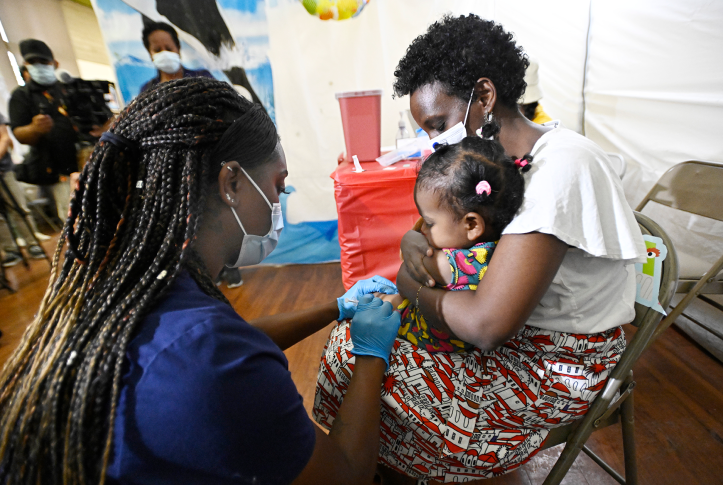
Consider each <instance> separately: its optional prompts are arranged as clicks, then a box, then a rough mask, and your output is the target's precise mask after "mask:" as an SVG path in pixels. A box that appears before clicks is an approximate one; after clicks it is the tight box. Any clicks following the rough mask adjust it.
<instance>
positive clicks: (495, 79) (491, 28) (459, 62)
mask: <svg viewBox="0 0 723 485" xmlns="http://www.w3.org/2000/svg"><path fill="white" fill-rule="evenodd" d="M529 64H530V62H529V60H528V59H527V54H525V52H524V51H523V50H522V48H521V47H520V46H518V45H517V44H516V43H515V41H514V37H513V35H512V34H510V33H508V32H506V31H505V30H504V29H503V28H502V26H501V25H500V24H496V23H494V22H492V21H491V20H483V19H481V18H479V17H478V16H477V15H474V14H470V15H467V16H464V15H462V16H459V17H451V16H449V15H445V16H444V17H442V19H441V20H439V21H438V22H435V23H433V24H432V25H431V26H430V27H429V29H428V30H427V32H426V33H425V34H423V35H420V36H419V37H417V38H416V39H414V41H413V42H412V44H411V45H410V46H409V48H407V53H406V54H405V55H404V57H403V58H402V60H400V61H399V65H398V66H397V70H396V71H394V76H395V77H396V78H397V79H396V81H395V83H394V94H396V95H397V96H405V95H407V94H412V93H413V92H414V91H416V90H417V89H419V88H420V87H421V86H423V85H425V84H429V83H432V82H434V81H439V82H441V83H443V84H444V85H445V87H446V88H447V92H448V93H449V94H450V95H453V96H456V97H458V98H460V99H462V100H464V101H465V102H467V100H468V99H469V96H470V92H472V89H473V88H474V85H475V82H476V81H477V79H479V78H481V77H487V78H489V79H490V80H491V81H492V83H493V84H494V85H495V88H496V89H497V99H498V100H499V102H500V103H502V104H503V105H505V106H508V107H515V105H516V104H517V100H518V99H520V97H521V96H522V94H523V93H524V92H525V88H526V87H527V83H525V70H526V69H527V66H529Z"/></svg>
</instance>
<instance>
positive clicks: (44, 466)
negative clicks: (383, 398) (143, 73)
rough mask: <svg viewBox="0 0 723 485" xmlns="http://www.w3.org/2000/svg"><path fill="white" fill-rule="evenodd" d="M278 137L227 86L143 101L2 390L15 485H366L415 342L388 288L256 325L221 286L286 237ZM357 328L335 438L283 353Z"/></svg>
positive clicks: (0, 414) (93, 173) (379, 284)
mask: <svg viewBox="0 0 723 485" xmlns="http://www.w3.org/2000/svg"><path fill="white" fill-rule="evenodd" d="M287 174H288V172H287V168H286V159H285V156H284V150H283V149H282V147H281V144H280V143H279V137H278V135H277V133H276V128H275V127H274V124H273V122H272V121H271V119H270V118H269V117H268V115H267V114H266V113H265V112H264V111H263V109H261V108H260V107H259V106H257V105H253V104H252V103H251V102H249V101H246V100H245V99H243V98H241V97H240V96H239V95H238V94H237V93H236V92H235V90H234V89H233V88H232V87H231V86H229V85H228V84H226V83H222V82H219V81H214V80H210V79H204V78H189V79H182V80H176V81H169V82H165V83H162V84H159V85H158V86H156V87H154V88H153V89H151V90H149V91H147V92H145V93H143V94H141V95H140V96H139V97H138V98H136V100H135V101H134V102H133V103H131V104H130V106H129V107H128V108H127V109H126V110H125V111H124V112H123V114H121V116H120V117H119V118H118V119H117V120H116V121H115V122H114V124H113V126H112V127H111V129H110V130H109V131H108V132H107V133H106V134H104V135H103V137H102V138H101V141H100V143H99V144H98V146H96V148H95V150H94V152H93V155H92V157H91V159H90V161H89V162H88V164H87V165H86V167H85V170H84V171H83V173H82V175H81V177H80V181H79V184H78V187H77V189H76V191H75V195H74V199H73V201H72V203H71V210H70V216H69V218H68V220H67V221H66V223H65V227H64V229H63V234H62V237H61V238H60V241H59V243H58V246H57V249H56V251H55V256H54V259H53V269H52V273H51V278H50V283H49V285H48V289H47V291H46V293H45V296H44V298H43V300H42V303H41V306H40V309H39V310H38V313H37V316H36V318H35V320H34V322H33V323H32V324H31V325H30V326H29V327H28V329H27V331H26V333H25V335H24V337H23V340H22V342H21V344H20V346H19V347H18V349H17V350H16V351H15V352H14V353H13V355H12V356H11V358H10V360H9V361H8V362H7V364H6V365H5V367H4V368H3V370H2V373H1V374H0V390H1V391H0V483H13V484H38V483H65V484H85V483H113V484H116V483H118V484H131V483H132V484H160V483H164V484H173V483H178V484H199V485H200V484H204V485H208V484H227V483H228V484H232V483H233V484H249V485H251V484H260V485H266V484H289V483H294V484H309V485H312V484H313V485H316V484H320V483H324V484H335V483H338V484H342V483H343V484H364V485H368V484H369V483H371V482H372V479H373V476H374V469H375V466H376V460H377V455H378V453H379V426H380V417H379V411H380V398H379V389H380V387H381V382H382V375H383V374H384V371H385V370H386V368H387V364H388V361H389V353H390V351H391V348H392V345H393V342H394V338H395V336H396V334H397V331H398V328H399V314H398V313H396V312H394V311H392V308H391V305H390V304H389V303H382V301H381V300H379V299H378V298H374V297H373V296H372V295H368V293H371V292H382V293H393V292H395V291H396V288H395V287H394V285H393V284H392V283H390V282H389V281H387V280H385V279H383V278H374V279H370V280H364V281H360V282H358V283H357V284H356V285H354V286H353V287H352V288H351V289H350V290H349V291H348V292H347V293H346V294H345V295H344V296H342V297H340V298H339V299H338V300H332V301H329V302H328V303H326V304H323V305H319V306H316V307H312V308H309V309H306V310H302V311H297V312H294V313H289V314H281V315H273V316H268V317H265V318H260V319H258V320H255V321H252V322H246V321H244V320H243V319H242V318H241V317H240V316H239V315H238V314H236V312H235V311H234V309H233V308H232V307H231V305H230V304H229V302H228V301H227V300H226V298H225V297H224V296H223V294H221V292H220V291H219V290H218V289H217V287H216V285H214V283H213V278H214V277H215V276H216V275H217V274H218V273H219V272H220V271H221V269H222V268H223V267H224V266H240V265H252V264H256V263H259V262H261V260H263V258H264V257H265V256H266V255H268V253H269V252H271V251H272V250H273V249H274V247H275V246H276V241H277V240H278V235H279V232H280V231H281V229H282V226H283V223H282V218H281V209H280V206H279V195H280V194H281V193H283V192H284V190H285V182H284V180H285V178H286V176H287ZM350 318H351V319H352V320H351V321H352V325H351V328H350V332H351V334H350V335H351V339H352V340H353V342H354V350H353V352H354V354H355V355H356V357H357V361H356V369H355V375H354V378H353V379H351V381H350V382H349V383H348V386H347V387H348V389H347V396H346V399H345V401H344V404H343V406H342V407H341V410H340V411H339V416H338V418H337V421H336V424H335V425H334V427H333V428H332V429H331V432H330V433H329V434H328V435H327V434H325V433H324V432H322V431H321V430H320V428H319V427H318V426H316V425H315V424H314V423H313V422H312V421H311V420H310V419H309V417H308V416H307V414H306V411H305V410H304V406H303V403H302V400H301V396H300V395H299V393H298V391H297V390H296V387H295V386H294V383H293V381H292V380H291V375H290V374H289V371H288V363H287V361H286V358H285V357H284V354H283V352H282V350H283V349H285V348H288V347H290V346H291V345H293V344H295V343H296V342H298V341H300V340H302V339H303V338H305V337H306V336H308V335H310V334H312V333H314V332H316V331H317V330H319V329H321V328H323V327H325V326H326V325H327V324H328V323H329V322H331V321H333V320H335V319H350Z"/></svg>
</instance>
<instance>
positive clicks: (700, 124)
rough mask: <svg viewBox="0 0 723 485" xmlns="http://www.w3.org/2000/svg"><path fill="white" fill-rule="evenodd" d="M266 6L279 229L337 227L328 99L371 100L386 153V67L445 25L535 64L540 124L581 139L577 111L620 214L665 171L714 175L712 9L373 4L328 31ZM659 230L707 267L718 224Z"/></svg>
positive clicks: (717, 81)
mask: <svg viewBox="0 0 723 485" xmlns="http://www.w3.org/2000/svg"><path fill="white" fill-rule="evenodd" d="M267 2H268V3H267V7H268V11H267V17H268V22H269V38H270V53H269V55H270V58H271V63H272V66H273V70H274V91H275V96H276V100H277V122H278V125H279V131H280V133H281V137H282V141H283V143H284V147H285V149H286V152H287V160H288V164H289V170H290V176H289V184H290V185H293V186H294V187H295V188H296V189H297V191H296V192H295V193H294V194H293V195H292V196H291V198H290V203H289V204H288V214H287V217H288V219H289V220H290V221H291V222H301V221H323V220H333V219H336V210H335V205H334V199H333V184H332V181H331V179H329V174H330V173H331V172H332V171H333V170H334V168H335V166H336V159H337V157H338V155H339V154H340V153H341V152H342V151H343V150H344V140H343V134H342V129H341V117H340V114H339V107H338V104H337V102H336V100H335V98H334V93H335V92H338V91H347V90H361V89H375V88H382V89H383V90H384V96H383V101H382V145H392V144H393V141H394V135H395V133H396V129H397V120H398V118H399V111H400V110H403V109H407V108H408V100H407V99H392V97H391V93H392V90H391V87H392V83H393V80H394V69H395V67H396V64H397V62H398V61H399V59H400V58H401V57H402V55H403V54H404V52H405V50H406V48H407V46H408V45H409V43H410V42H411V41H412V40H413V39H414V38H415V37H416V36H417V35H420V34H421V33H423V32H424V31H425V30H426V28H427V26H428V25H429V24H430V23H431V22H433V21H435V20H437V19H439V18H440V17H441V15H442V14H443V13H447V12H449V13H453V14H463V13H469V12H474V13H476V14H478V15H480V16H482V17H485V18H489V19H492V20H495V21H497V22H500V23H502V24H503V25H504V26H505V27H506V28H507V30H509V31H511V32H513V33H515V36H516V38H517V39H518V42H519V43H520V44H521V45H522V46H523V47H524V48H525V49H526V50H527V51H528V52H529V53H531V54H533V55H534V56H535V57H536V58H537V60H538V61H539V63H540V78H541V86H542V90H543V92H544V97H543V99H542V100H541V104H542V105H543V106H544V108H545V110H546V111H547V112H548V114H550V115H551V116H552V117H553V118H556V119H560V120H561V121H562V122H563V124H564V125H565V126H567V127H569V128H572V129H574V130H576V131H583V109H584V128H585V130H584V133H585V134H586V135H587V136H589V137H590V138H591V139H593V140H595V141H596V142H597V143H599V144H600V145H601V146H602V147H603V148H604V149H605V150H606V151H610V152H617V153H621V154H622V155H623V156H624V157H625V159H626V160H627V162H628V173H627V174H626V176H625V180H624V183H625V187H626V194H627V196H628V198H629V201H630V203H631V205H632V206H635V204H636V203H637V202H638V201H639V200H640V199H641V198H642V197H643V196H644V194H645V193H646V192H647V190H648V189H649V188H650V187H651V186H652V184H653V183H654V181H655V180H657V178H658V177H659V176H660V175H661V174H662V173H663V172H664V171H665V170H666V169H668V168H670V167H671V166H672V165H674V164H676V163H679V162H682V161H685V160H688V159H703V160H709V161H717V162H723V144H722V143H720V141H718V140H719V139H718V138H717V136H719V135H718V134H717V133H715V131H714V130H715V129H716V128H719V127H721V125H723V122H721V121H719V120H723V65H722V64H721V63H719V62H716V56H717V54H716V53H717V52H719V51H720V50H721V48H723V30H721V29H720V25H721V24H722V23H723V3H721V2H709V1H706V0H689V1H687V2H679V1H675V0H658V1H653V0H644V1H639V2H629V1H623V0H606V1H603V0H587V1H578V0H556V1H553V2H538V1H535V0H512V1H510V0H507V1H499V0H474V1H473V0H467V1H442V0H394V1H391V0H374V1H372V2H370V3H369V4H368V5H367V6H366V8H365V9H364V11H363V12H362V13H361V15H359V16H358V17H357V18H355V19H352V20H346V21H340V22H336V21H326V22H323V21H320V20H318V19H317V18H316V17H313V16H311V15H309V14H308V13H307V12H306V11H305V10H304V9H303V7H302V6H301V4H300V2H298V1H297V0H267ZM588 28H589V39H590V43H589V50H588V49H586V46H587V45H588V44H587V42H586V41H587V39H588ZM586 51H587V63H586V62H585V61H586ZM583 80H585V82H583ZM583 87H584V89H585V103H583V96H582V93H583ZM661 217H663V216H661ZM664 217H665V218H666V219H667V221H668V222H669V224H665V223H664V226H665V227H666V229H668V230H670V231H671V232H673V237H674V238H675V239H676V240H677V241H678V242H679V243H680V244H684V245H686V246H688V245H695V246H697V247H700V248H701V249H700V251H701V253H700V254H701V256H702V257H704V258H707V259H710V258H711V257H713V256H714V255H715V254H718V253H719V252H720V247H721V243H720V240H718V241H717V242H716V240H715V237H716V236H721V237H723V228H722V227H719V226H721V225H719V224H711V223H709V222H706V223H701V222H700V221H696V220H695V219H692V220H687V219H686V220H681V219H680V218H670V217H669V216H667V215H665V216H664Z"/></svg>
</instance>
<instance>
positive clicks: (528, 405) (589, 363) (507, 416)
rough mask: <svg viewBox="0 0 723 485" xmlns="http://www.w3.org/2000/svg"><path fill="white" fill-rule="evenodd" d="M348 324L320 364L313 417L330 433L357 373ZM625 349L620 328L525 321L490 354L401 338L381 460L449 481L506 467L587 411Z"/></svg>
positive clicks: (388, 386)
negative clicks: (588, 331)
mask: <svg viewBox="0 0 723 485" xmlns="http://www.w3.org/2000/svg"><path fill="white" fill-rule="evenodd" d="M350 324H351V322H350V321H348V320H345V321H342V322H339V323H338V324H337V325H336V326H335V327H334V328H333V330H332V331H331V335H330V336H329V340H328V342H327V344H326V347H324V353H323V356H322V359H321V365H320V368H319V375H318V378H317V385H316V395H315V398H314V410H313V416H314V419H315V420H316V421H317V422H318V423H319V424H320V425H321V426H324V427H325V428H327V429H329V428H330V427H331V425H332V423H333V422H334V418H335V417H336V414H337V412H338V411H339V407H340V406H341V403H342V401H343V399H344V394H345V392H346V390H347V387H348V384H349V381H350V379H351V376H352V374H353V372H354V355H352V353H351V352H350V350H351V348H352V347H353V345H352V342H351V337H350V333H349V325H350ZM625 345H626V341H625V335H624V333H623V331H622V328H621V327H616V328H613V329H610V330H608V331H606V332H602V333H598V334H592V335H582V334H572V333H565V332H555V331H552V330H544V329H541V328H536V327H530V326H526V327H524V328H523V329H522V330H521V331H520V332H519V333H518V334H517V335H516V336H515V337H514V338H513V339H511V340H510V341H509V342H507V343H506V344H505V345H503V346H502V347H500V348H498V349H497V350H495V351H492V352H482V351H480V350H478V349H474V350H472V351H469V352H459V353H447V352H437V353H429V352H427V351H425V350H423V349H421V348H418V347H416V346H414V345H412V344H411V343H410V342H407V341H405V340H401V339H397V340H396V341H395V343H394V350H393V351H392V355H391V357H390V365H389V369H388V370H387V372H386V374H385V375H384V382H383V386H382V423H381V447H380V450H379V462H380V463H382V464H384V465H386V466H388V467H390V468H392V469H394V470H397V471H399V472H401V473H404V474H406V475H409V476H412V477H416V478H419V479H434V480H438V481H442V482H445V483H449V482H462V481H468V480H472V479H479V478H488V477H492V476H498V475H503V474H505V473H508V472H510V471H512V470H514V469H515V468H517V467H519V466H521V465H523V464H524V463H525V462H527V461H528V460H529V459H530V458H532V457H533V456H534V455H535V453H537V451H539V449H540V447H541V446H542V445H543V443H544V441H545V439H546V438H547V435H548V433H549V430H550V429H551V428H555V427H558V426H563V425H566V424H569V423H570V422H572V421H574V420H576V419H579V418H580V417H582V416H583V415H584V414H585V413H586V412H587V410H588V407H589V405H590V403H591V402H592V401H593V400H594V399H595V397H596V396H597V394H598V393H599V392H600V391H601V390H602V389H603V387H604V386H605V382H606V380H607V378H608V375H609V374H610V372H612V369H613V368H614V367H615V365H616V364H617V363H618V361H619V360H620V357H621V354H622V353H623V351H624V350H625ZM465 478H466V480H465Z"/></svg>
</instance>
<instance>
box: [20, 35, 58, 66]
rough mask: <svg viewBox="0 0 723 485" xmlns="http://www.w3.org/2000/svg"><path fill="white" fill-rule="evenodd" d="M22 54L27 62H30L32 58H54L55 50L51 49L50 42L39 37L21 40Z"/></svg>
mask: <svg viewBox="0 0 723 485" xmlns="http://www.w3.org/2000/svg"><path fill="white" fill-rule="evenodd" d="M20 54H21V55H22V56H23V59H25V61H26V62H30V60H31V59H43V60H44V61H52V60H53V51H51V50H50V47H48V44H46V43H45V42H43V41H42V40H37V39H25V40H23V41H20Z"/></svg>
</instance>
